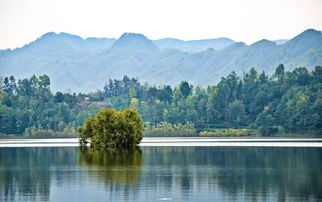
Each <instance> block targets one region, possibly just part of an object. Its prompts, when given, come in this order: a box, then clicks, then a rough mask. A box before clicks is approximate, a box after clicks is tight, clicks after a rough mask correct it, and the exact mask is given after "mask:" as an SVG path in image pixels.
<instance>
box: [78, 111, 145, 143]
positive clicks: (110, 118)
mask: <svg viewBox="0 0 322 202" xmlns="http://www.w3.org/2000/svg"><path fill="white" fill-rule="evenodd" d="M143 131H144V127H143V122H142V120H141V117H140V115H139V114H138V112H137V111H136V110H134V109H124V110H120V111H118V110H115V109H102V110H101V111H100V112H99V113H98V114H97V115H96V116H95V117H89V118H88V119H87V120H86V121H85V124H84V125H83V126H81V127H79V129H78V133H79V136H80V143H81V145H82V146H85V145H86V144H87V143H88V142H90V144H91V147H93V148H96V149H103V148H116V147H130V146H134V145H137V144H139V143H140V141H141V139H142V133H143ZM88 140H89V141H88Z"/></svg>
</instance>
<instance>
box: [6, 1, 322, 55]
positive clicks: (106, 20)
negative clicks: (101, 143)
mask: <svg viewBox="0 0 322 202" xmlns="http://www.w3.org/2000/svg"><path fill="white" fill-rule="evenodd" d="M308 28H313V29H317V30H322V0H194V1H192V0H0V49H6V48H16V47H21V46H23V45H25V44H27V43H29V42H31V41H34V40H35V39H37V38H38V37H40V36H41V35H43V34H45V33H47V32H50V31H53V32H56V33H60V32H67V33H71V34H75V35H79V36H81V37H83V38H86V37H107V38H118V37H120V35H121V34H122V33H124V32H134V33H142V34H144V35H145V36H147V37H148V38H150V39H159V38H168V37H171V38H179V39H183V40H194V39H208V38H217V37H228V38H231V39H233V40H235V41H243V42H246V43H247V44H250V43H253V42H256V41H258V40H261V39H263V38H265V39H270V40H276V39H289V38H292V37H294V36H295V35H297V34H299V33H301V32H303V31H304V30H306V29H308Z"/></svg>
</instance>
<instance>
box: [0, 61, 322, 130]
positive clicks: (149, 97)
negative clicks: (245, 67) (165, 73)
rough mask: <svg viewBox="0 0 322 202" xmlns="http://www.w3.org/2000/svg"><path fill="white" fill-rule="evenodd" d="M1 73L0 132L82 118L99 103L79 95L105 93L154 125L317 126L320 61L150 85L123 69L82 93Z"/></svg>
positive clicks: (62, 126) (60, 125)
mask: <svg viewBox="0 0 322 202" xmlns="http://www.w3.org/2000/svg"><path fill="white" fill-rule="evenodd" d="M2 80H3V81H2V82H1V83H2V85H1V91H0V100H1V102H0V122H1V126H0V133H2V134H22V133H24V132H25V131H26V130H27V131H30V130H31V128H33V129H42V130H49V129H50V130H53V131H63V130H66V128H67V129H68V128H73V127H77V126H80V125H82V124H83V122H84V119H86V118H87V117H88V116H90V115H94V114H96V113H97V112H98V111H99V107H98V106H90V107H86V108H83V107H81V105H80V104H79V103H81V102H84V101H85V100H89V101H105V102H106V103H109V107H113V108H116V109H124V108H128V107H131V108H134V109H136V110H138V112H139V113H140V115H141V117H142V119H143V120H144V122H145V123H146V124H147V125H149V127H152V128H153V127H154V128H158V129H160V124H161V123H162V124H161V126H162V125H165V126H167V128H169V127H171V126H169V125H168V124H165V123H169V124H173V125H174V126H176V125H177V124H182V125H183V126H184V125H187V124H193V126H194V127H195V129H196V131H197V132H200V131H215V130H218V129H229V128H230V129H253V130H256V131H257V132H258V133H260V134H262V135H274V134H283V133H303V134H304V133H309V134H312V133H313V134H321V133H322V67H321V66H316V67H315V68H314V70H312V71H308V70H307V69H306V68H305V67H298V68H296V69H294V70H292V71H286V70H285V68H284V66H283V65H279V66H278V67H277V68H276V69H275V71H274V73H273V74H271V75H270V76H269V75H268V74H266V73H265V72H257V71H256V69H255V68H251V69H250V70H249V71H248V72H246V73H244V74H243V75H242V76H240V75H237V74H236V73H235V72H232V73H231V74H229V75H228V76H226V77H223V78H222V79H221V80H220V82H219V83H218V84H216V85H210V86H207V87H201V86H196V87H195V86H193V85H192V84H190V83H189V82H187V81H182V82H181V83H180V84H179V85H178V86H176V87H172V86H169V85H164V86H152V85H149V84H146V83H145V84H141V83H140V82H139V81H138V80H137V79H136V78H129V77H127V76H124V77H123V79H119V80H118V79H114V80H111V79H110V80H109V81H108V82H107V83H106V85H105V86H104V87H103V88H102V89H101V90H98V91H96V92H93V93H88V94H82V93H79V94H76V93H73V94H70V93H62V92H56V93H53V92H52V91H51V90H50V79H49V77H48V76H46V75H43V76H39V77H36V76H32V77H31V78H30V79H22V80H21V79H20V80H18V81H16V80H15V78H14V77H13V76H11V77H9V78H8V77H5V78H4V79H2ZM189 127H190V125H189ZM173 128H175V127H173ZM208 134H209V133H208Z"/></svg>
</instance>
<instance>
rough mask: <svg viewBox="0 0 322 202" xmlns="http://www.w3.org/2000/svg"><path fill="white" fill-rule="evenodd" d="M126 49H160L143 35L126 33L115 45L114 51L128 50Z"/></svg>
mask: <svg viewBox="0 0 322 202" xmlns="http://www.w3.org/2000/svg"><path fill="white" fill-rule="evenodd" d="M126 49H131V50H132V49H144V50H150V51H155V50H157V49H158V48H157V47H156V46H155V45H154V44H153V42H152V41H151V40H149V39H148V38H146V36H144V35H143V34H136V33H124V34H122V36H121V37H120V38H119V39H118V40H117V41H116V42H115V43H114V45H113V46H112V50H126Z"/></svg>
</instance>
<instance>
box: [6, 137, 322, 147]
mask: <svg viewBox="0 0 322 202" xmlns="http://www.w3.org/2000/svg"><path fill="white" fill-rule="evenodd" d="M139 146H142V147H146V146H155V147H158V146H160V147H164V146H169V147H172V146H183V147H187V146H190V147H196V146H206V147H208V146H215V147H321V148H322V138H276V137H265V138H262V137H261V138H258V137H252V138H245V137H243V138H222V137H220V138H213V137H146V138H143V139H142V141H141V143H140V144H139ZM0 147H79V139H78V138H48V139H0Z"/></svg>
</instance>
